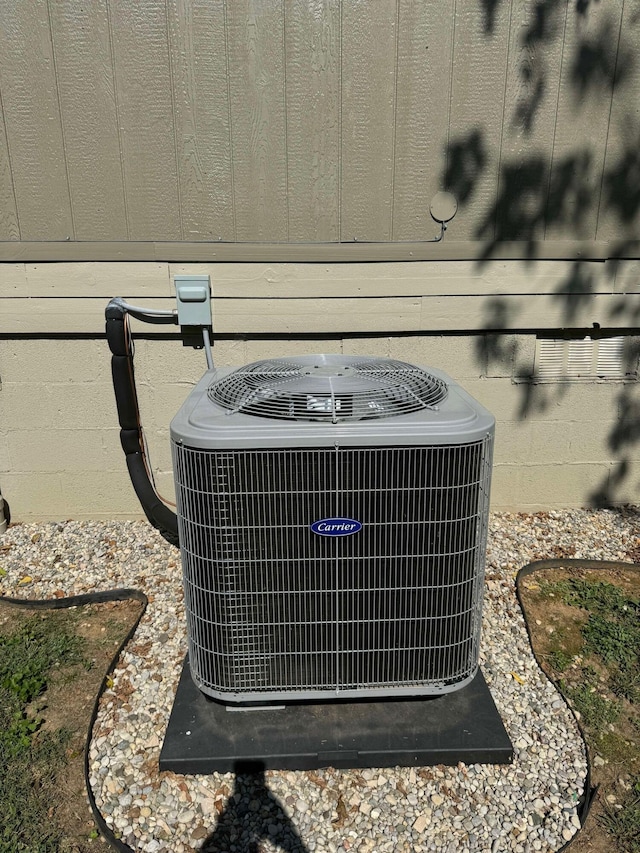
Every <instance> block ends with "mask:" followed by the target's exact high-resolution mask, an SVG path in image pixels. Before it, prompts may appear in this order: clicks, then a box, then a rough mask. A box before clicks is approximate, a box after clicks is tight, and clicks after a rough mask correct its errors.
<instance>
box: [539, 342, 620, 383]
mask: <svg viewBox="0 0 640 853" xmlns="http://www.w3.org/2000/svg"><path fill="white" fill-rule="evenodd" d="M636 372H637V371H636V364H629V363H627V359H626V358H625V339H624V338H623V337H615V338H602V339H601V340H592V339H591V338H585V339H584V340H550V339H546V338H539V339H538V340H537V341H536V354H535V372H534V375H535V378H536V379H543V380H544V379H547V380H553V379H559V380H562V379H625V378H627V377H630V376H635V375H636Z"/></svg>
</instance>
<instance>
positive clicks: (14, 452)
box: [8, 428, 107, 475]
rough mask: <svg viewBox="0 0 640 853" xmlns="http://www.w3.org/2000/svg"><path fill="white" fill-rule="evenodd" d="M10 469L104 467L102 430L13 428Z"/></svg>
mask: <svg viewBox="0 0 640 853" xmlns="http://www.w3.org/2000/svg"><path fill="white" fill-rule="evenodd" d="M8 448H9V459H10V461H11V470H13V471H23V472H28V471H30V472H34V473H36V472H41V471H58V472H61V473H62V474H63V475H64V474H65V473H68V472H72V471H104V470H105V468H106V466H107V455H106V452H105V446H104V440H103V434H102V431H101V430H95V429H94V430H82V429H73V430H72V429H67V430H59V429H46V428H44V429H42V430H15V431H12V432H10V433H9V435H8Z"/></svg>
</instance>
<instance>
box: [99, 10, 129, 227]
mask: <svg viewBox="0 0 640 853" xmlns="http://www.w3.org/2000/svg"><path fill="white" fill-rule="evenodd" d="M105 8H106V11H107V29H108V32H109V55H110V57H111V75H112V78H113V103H114V107H115V111H116V130H117V131H118V153H119V155H120V175H121V178H122V206H123V208H124V226H125V230H126V234H127V240H131V226H130V222H129V202H128V193H127V176H126V171H125V167H124V153H123V150H122V128H121V124H120V107H119V106H118V75H117V74H116V57H115V52H114V49H113V24H112V21H111V6H110V4H109V3H107V4H106V5H105Z"/></svg>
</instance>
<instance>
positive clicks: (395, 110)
mask: <svg viewBox="0 0 640 853" xmlns="http://www.w3.org/2000/svg"><path fill="white" fill-rule="evenodd" d="M399 41H400V0H396V39H395V61H394V73H395V80H394V81H393V136H392V140H391V211H390V220H391V221H390V223H389V240H391V241H392V242H393V240H394V228H395V224H394V218H395V202H396V136H397V133H398V63H399V59H398V54H399V52H400V51H399Z"/></svg>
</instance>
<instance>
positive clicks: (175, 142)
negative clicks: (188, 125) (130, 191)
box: [164, 0, 195, 240]
mask: <svg viewBox="0 0 640 853" xmlns="http://www.w3.org/2000/svg"><path fill="white" fill-rule="evenodd" d="M164 22H165V28H166V34H167V65H168V68H169V89H170V90H171V124H172V125H173V156H174V159H175V164H176V191H177V193H178V221H179V223H180V238H181V239H182V240H184V217H183V214H182V187H181V186H180V160H179V158H178V129H177V126H176V124H177V122H176V92H175V83H174V73H173V55H172V51H171V32H170V30H169V2H168V0H164ZM194 131H195V128H194Z"/></svg>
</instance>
